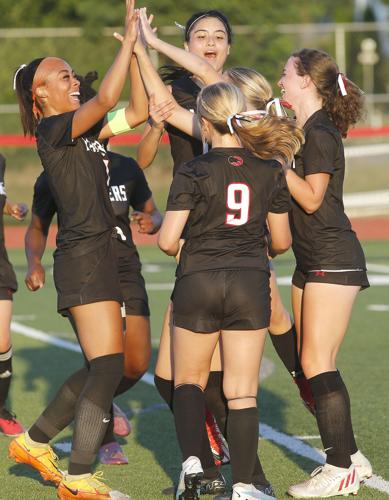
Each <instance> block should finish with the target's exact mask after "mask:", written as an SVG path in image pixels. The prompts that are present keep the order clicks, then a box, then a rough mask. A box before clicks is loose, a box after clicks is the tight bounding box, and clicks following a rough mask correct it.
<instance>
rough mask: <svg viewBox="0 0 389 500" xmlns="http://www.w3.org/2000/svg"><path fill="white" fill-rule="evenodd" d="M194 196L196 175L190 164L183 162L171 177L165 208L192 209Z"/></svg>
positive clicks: (194, 202)
mask: <svg viewBox="0 0 389 500" xmlns="http://www.w3.org/2000/svg"><path fill="white" fill-rule="evenodd" d="M195 198H196V177H195V175H194V172H193V169H192V168H191V167H190V165H188V164H184V165H182V166H181V167H180V169H179V170H178V171H177V173H176V175H175V176H174V178H173V182H172V185H171V186H170V191H169V196H168V199H167V205H166V210H172V211H173V210H193V208H194V207H195V204H196V201H195Z"/></svg>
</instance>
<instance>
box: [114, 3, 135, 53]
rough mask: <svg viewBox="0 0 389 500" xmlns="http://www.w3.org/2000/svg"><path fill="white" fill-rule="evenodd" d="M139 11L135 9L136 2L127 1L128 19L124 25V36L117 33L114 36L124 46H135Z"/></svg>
mask: <svg viewBox="0 0 389 500" xmlns="http://www.w3.org/2000/svg"><path fill="white" fill-rule="evenodd" d="M138 18H139V10H138V9H135V0H126V19H125V23H124V35H121V34H120V33H117V32H115V33H114V34H113V36H114V37H115V38H116V39H117V40H119V42H121V43H122V44H125V43H129V44H130V45H131V46H133V45H134V44H135V42H136V39H137V36H138V31H139V28H138V24H139V22H138Z"/></svg>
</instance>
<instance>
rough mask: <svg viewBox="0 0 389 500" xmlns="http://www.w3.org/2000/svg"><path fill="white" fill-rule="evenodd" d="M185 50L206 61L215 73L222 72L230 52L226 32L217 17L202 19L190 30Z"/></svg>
mask: <svg viewBox="0 0 389 500" xmlns="http://www.w3.org/2000/svg"><path fill="white" fill-rule="evenodd" d="M185 49H186V50H187V51H188V52H192V53H193V54H196V55H198V56H200V57H202V58H203V59H206V60H207V61H208V62H209V63H210V64H212V66H213V67H214V68H215V70H216V71H222V69H223V66H224V63H225V62H226V59H227V56H228V54H229V51H230V45H229V43H228V36H227V31H226V28H225V26H224V24H223V23H222V22H221V21H220V19H218V18H217V17H204V18H201V19H199V20H198V21H196V22H195V24H194V26H193V27H192V28H191V30H190V34H189V41H188V42H186V43H185Z"/></svg>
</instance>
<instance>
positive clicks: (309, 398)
mask: <svg viewBox="0 0 389 500" xmlns="http://www.w3.org/2000/svg"><path fill="white" fill-rule="evenodd" d="M293 373H295V372H293ZM293 382H294V383H295V384H296V385H297V387H298V389H299V392H300V398H301V400H302V402H303V404H304V406H305V408H306V409H307V410H308V411H309V412H310V413H312V415H315V414H316V405H315V400H314V398H313V394H312V389H311V386H310V385H309V382H308V380H307V379H306V378H305V375H304V374H303V373H302V372H300V373H298V374H294V375H293Z"/></svg>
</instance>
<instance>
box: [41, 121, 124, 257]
mask: <svg viewBox="0 0 389 500" xmlns="http://www.w3.org/2000/svg"><path fill="white" fill-rule="evenodd" d="M74 113H75V111H72V112H68V113H63V114H60V115H55V116H50V117H49V118H43V119H42V120H41V122H40V123H39V125H38V128H37V133H36V135H37V144H38V153H39V156H40V158H41V161H42V165H43V168H44V169H45V171H46V172H47V178H48V182H49V186H50V189H51V192H52V194H53V197H54V200H55V204H56V206H57V208H58V214H59V217H60V219H61V224H60V226H59V231H58V235H57V250H56V252H57V253H58V254H59V253H65V252H70V253H71V254H72V255H73V256H76V255H82V254H85V253H87V252H89V251H90V250H92V249H93V248H96V247H97V246H98V245H100V244H104V243H105V242H106V237H107V236H108V235H109V234H111V232H112V229H113V227H114V225H115V219H114V215H113V211H112V206H111V203H110V200H109V196H108V187H107V171H108V163H109V161H108V157H107V153H106V151H105V148H104V146H103V144H102V143H101V142H99V141H98V140H97V135H98V129H99V127H94V129H93V131H92V130H91V131H89V132H86V133H85V134H83V135H82V136H80V137H78V138H76V139H74V140H73V139H72V121H73V116H74Z"/></svg>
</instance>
